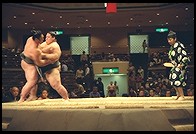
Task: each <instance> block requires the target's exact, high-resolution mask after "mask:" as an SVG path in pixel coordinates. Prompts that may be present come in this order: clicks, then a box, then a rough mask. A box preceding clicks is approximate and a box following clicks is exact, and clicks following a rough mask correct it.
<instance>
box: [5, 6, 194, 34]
mask: <svg viewBox="0 0 196 134" xmlns="http://www.w3.org/2000/svg"><path fill="white" fill-rule="evenodd" d="M151 26H157V27H165V26H166V27H167V26H179V27H184V29H186V28H187V29H191V30H193V29H194V3H117V12H116V13H106V8H105V7H104V3H2V28H13V29H15V28H16V29H32V28H39V29H48V28H57V29H59V28H89V27H90V28H103V27H151Z"/></svg>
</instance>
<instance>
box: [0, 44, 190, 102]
mask: <svg viewBox="0 0 196 134" xmlns="http://www.w3.org/2000/svg"><path fill="white" fill-rule="evenodd" d="M20 61H21V59H20V50H17V51H15V49H6V48H2V68H12V69H20ZM93 61H112V62H115V61H130V55H128V54H119V55H117V54H113V53H112V52H110V53H109V54H105V53H101V54H97V53H96V51H94V52H93V54H92V55H87V54H86V53H85V51H83V52H82V54H81V57H80V63H76V62H75V61H74V58H73V55H68V54H65V55H62V57H61V58H60V62H61V67H62V68H61V69H62V70H61V71H62V72H72V73H74V74H75V82H74V84H73V90H72V91H70V92H69V95H70V98H81V97H93V98H94V97H115V96H116V94H118V93H119V91H118V90H117V88H114V87H113V86H115V84H116V82H114V83H115V84H114V83H113V82H111V83H110V86H109V85H108V86H105V88H106V87H107V89H106V90H104V85H103V82H102V79H101V78H100V77H99V78H98V79H94V74H93V68H92V62H93ZM164 62H168V55H167V52H154V53H151V54H150V55H149V62H148V63H149V65H148V67H155V66H159V65H162V64H163V63H164ZM145 71H147V77H146V79H145V77H144V72H145ZM127 75H128V87H129V89H127V91H128V93H124V94H123V95H122V96H127V97H154V96H159V97H162V96H175V95H176V94H175V90H174V88H173V87H171V86H170V83H169V80H168V78H167V76H166V75H165V74H161V73H159V72H154V71H153V70H145V69H143V67H142V66H141V65H139V66H138V68H136V67H135V66H134V65H133V63H132V62H130V63H129V68H128V69H127ZM19 77H20V76H19ZM24 81H25V80H24ZM24 81H23V83H24ZM20 82H21V81H20ZM21 87H22V84H21V86H20V87H16V86H12V87H9V88H7V89H5V87H4V85H2V95H3V96H2V102H10V101H17V100H18V98H19V94H20V90H21ZM16 89H17V90H16ZM113 89H115V92H114V90H113ZM104 91H106V93H105V92H104ZM185 95H189V96H193V95H194V83H189V84H188V85H187V87H186V90H185ZM37 97H38V99H51V98H59V97H60V96H59V95H58V94H57V93H55V90H51V87H50V86H49V85H48V84H47V82H45V83H43V82H39V87H38V93H37Z"/></svg>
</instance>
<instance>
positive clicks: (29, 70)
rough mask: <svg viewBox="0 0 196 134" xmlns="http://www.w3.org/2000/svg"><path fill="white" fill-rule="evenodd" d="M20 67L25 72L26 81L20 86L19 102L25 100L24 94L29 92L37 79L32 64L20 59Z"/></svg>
mask: <svg viewBox="0 0 196 134" xmlns="http://www.w3.org/2000/svg"><path fill="white" fill-rule="evenodd" d="M21 67H22V69H23V70H24V72H25V78H26V83H25V85H24V86H23V88H22V91H21V94H20V100H19V101H18V102H19V103H21V102H23V101H25V99H26V96H27V95H28V94H29V92H30V90H31V89H32V88H33V87H34V86H35V85H36V83H37V80H38V74H37V70H36V68H35V66H34V65H30V64H27V63H26V62H24V61H21Z"/></svg>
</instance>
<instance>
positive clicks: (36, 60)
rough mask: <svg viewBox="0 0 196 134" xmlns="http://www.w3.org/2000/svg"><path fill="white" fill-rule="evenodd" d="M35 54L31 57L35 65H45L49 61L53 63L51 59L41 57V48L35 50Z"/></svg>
mask: <svg viewBox="0 0 196 134" xmlns="http://www.w3.org/2000/svg"><path fill="white" fill-rule="evenodd" d="M35 55H37V56H35V58H34V59H33V61H34V63H35V64H36V65H37V66H40V67H42V66H46V65H49V64H51V63H53V61H51V60H49V59H43V58H42V52H41V50H39V49H38V50H37V54H35Z"/></svg>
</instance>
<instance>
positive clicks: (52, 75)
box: [46, 68, 69, 100]
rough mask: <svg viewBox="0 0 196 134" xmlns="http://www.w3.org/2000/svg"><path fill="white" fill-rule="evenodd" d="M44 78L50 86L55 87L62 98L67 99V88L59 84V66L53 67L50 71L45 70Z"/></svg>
mask: <svg viewBox="0 0 196 134" xmlns="http://www.w3.org/2000/svg"><path fill="white" fill-rule="evenodd" d="M46 79H47V80H48V82H49V83H50V86H51V87H52V88H53V89H55V90H56V91H57V92H58V93H59V95H60V96H61V97H62V98H63V99H65V100H69V96H68V92H67V89H66V88H65V87H64V86H63V85H62V84H61V76H60V70H59V68H53V69H52V70H51V71H50V72H46Z"/></svg>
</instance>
